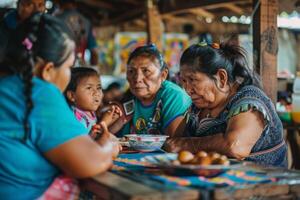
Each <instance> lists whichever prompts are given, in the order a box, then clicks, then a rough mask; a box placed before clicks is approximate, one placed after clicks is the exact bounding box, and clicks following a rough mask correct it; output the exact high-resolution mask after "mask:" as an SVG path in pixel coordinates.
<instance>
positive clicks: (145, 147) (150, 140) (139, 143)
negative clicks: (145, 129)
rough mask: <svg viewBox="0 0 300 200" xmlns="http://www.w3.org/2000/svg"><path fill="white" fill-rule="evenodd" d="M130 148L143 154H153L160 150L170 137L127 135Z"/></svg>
mask: <svg viewBox="0 0 300 200" xmlns="http://www.w3.org/2000/svg"><path fill="white" fill-rule="evenodd" d="M125 137H127V138H128V142H129V146H130V147H131V148H133V149H135V150H138V151H142V152H151V151H156V150H160V149H161V147H162V146H163V144H164V142H165V141H166V139H167V138H168V137H169V136H166V135H150V134H130V135H126V136H125Z"/></svg>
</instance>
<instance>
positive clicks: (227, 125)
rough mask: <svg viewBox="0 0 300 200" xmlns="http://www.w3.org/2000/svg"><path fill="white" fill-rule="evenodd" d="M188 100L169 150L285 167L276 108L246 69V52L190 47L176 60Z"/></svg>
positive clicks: (231, 48) (228, 47)
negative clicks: (178, 134)
mask: <svg viewBox="0 0 300 200" xmlns="http://www.w3.org/2000/svg"><path fill="white" fill-rule="evenodd" d="M180 77H181V81H182V84H183V87H184V88H185V90H186V91H187V93H188V94H189V95H190V97H191V98H192V101H193V104H192V106H191V109H190V112H189V115H188V117H187V124H186V126H185V131H184V132H183V134H182V136H186V137H177V138H171V139H169V140H168V141H167V142H166V144H165V149H167V150H169V151H174V152H176V151H179V150H190V151H192V152H197V151H199V150H206V151H216V152H219V153H222V154H225V155H227V156H230V157H233V158H237V159H245V160H249V161H254V162H256V163H259V164H262V165H269V166H279V167H286V166H287V159H286V152H287V148H286V144H285V142H284V138H283V131H282V124H281V122H280V120H279V118H278V116H277V114H276V111H275V108H274V105H273V104H272V102H271V100H270V99H269V98H268V97H267V96H266V94H265V93H264V92H263V91H262V90H261V89H260V86H259V85H260V84H259V81H258V80H259V79H258V78H256V76H255V74H254V73H253V72H251V70H250V69H249V68H248V66H247V60H246V55H245V51H244V50H243V49H242V48H241V47H239V46H234V45H231V44H228V43H223V44H220V45H219V44H216V43H214V44H211V45H207V44H206V43H200V44H196V45H192V46H190V47H189V48H188V49H187V50H185V52H184V53H183V55H182V57H181V60H180Z"/></svg>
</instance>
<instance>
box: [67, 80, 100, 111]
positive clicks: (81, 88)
mask: <svg viewBox="0 0 300 200" xmlns="http://www.w3.org/2000/svg"><path fill="white" fill-rule="evenodd" d="M72 93H73V94H72V97H71V98H72V99H70V100H71V101H72V102H73V103H74V105H75V106H76V107H78V108H79V109H81V110H85V111H91V112H93V111H96V110H97V109H98V107H99V106H100V104H101V101H102V98H103V93H102V88H101V83H100V78H99V77H98V76H88V77H85V78H82V79H81V80H80V82H79V83H78V85H77V88H76V91H75V92H72Z"/></svg>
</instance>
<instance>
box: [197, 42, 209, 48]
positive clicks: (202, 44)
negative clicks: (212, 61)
mask: <svg viewBox="0 0 300 200" xmlns="http://www.w3.org/2000/svg"><path fill="white" fill-rule="evenodd" d="M197 45H198V46H200V47H205V46H207V43H206V42H205V41H202V42H199V43H198V44H197Z"/></svg>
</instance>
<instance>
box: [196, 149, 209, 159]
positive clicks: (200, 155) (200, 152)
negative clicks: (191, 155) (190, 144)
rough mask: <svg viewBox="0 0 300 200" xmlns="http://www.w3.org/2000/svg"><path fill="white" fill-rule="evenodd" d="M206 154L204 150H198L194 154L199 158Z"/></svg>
mask: <svg viewBox="0 0 300 200" xmlns="http://www.w3.org/2000/svg"><path fill="white" fill-rule="evenodd" d="M207 155H208V154H207V153H206V152H205V151H199V152H198V153H197V154H196V156H197V157H199V158H201V157H206V156H207Z"/></svg>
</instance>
